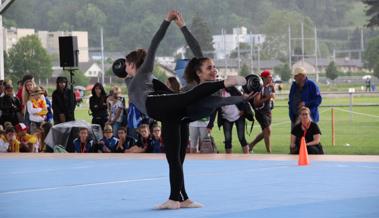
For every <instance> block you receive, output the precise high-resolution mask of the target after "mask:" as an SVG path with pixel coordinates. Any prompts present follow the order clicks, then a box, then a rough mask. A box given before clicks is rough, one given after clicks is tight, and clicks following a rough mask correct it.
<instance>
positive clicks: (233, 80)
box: [224, 76, 246, 88]
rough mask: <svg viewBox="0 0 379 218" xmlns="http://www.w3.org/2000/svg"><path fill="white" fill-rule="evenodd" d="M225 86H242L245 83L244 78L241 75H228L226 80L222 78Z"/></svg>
mask: <svg viewBox="0 0 379 218" xmlns="http://www.w3.org/2000/svg"><path fill="white" fill-rule="evenodd" d="M224 85H225V87H226V88H227V87H231V86H243V85H246V79H245V77H243V76H228V77H227V78H226V80H224Z"/></svg>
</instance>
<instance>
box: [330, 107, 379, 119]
mask: <svg viewBox="0 0 379 218" xmlns="http://www.w3.org/2000/svg"><path fill="white" fill-rule="evenodd" d="M335 109H336V110H339V111H343V112H347V113H353V114H358V115H362V116H366V117H373V118H379V116H377V115H372V114H365V113H359V112H355V111H349V110H345V109H341V108H335Z"/></svg>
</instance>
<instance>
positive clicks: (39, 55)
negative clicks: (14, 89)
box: [7, 35, 53, 80]
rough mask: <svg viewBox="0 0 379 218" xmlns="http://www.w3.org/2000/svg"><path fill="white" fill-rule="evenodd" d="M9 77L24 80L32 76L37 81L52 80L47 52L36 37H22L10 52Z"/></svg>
mask: <svg viewBox="0 0 379 218" xmlns="http://www.w3.org/2000/svg"><path fill="white" fill-rule="evenodd" d="M7 59H8V61H9V62H8V61H7V64H9V71H8V73H9V75H8V76H9V77H10V78H12V79H16V80H17V79H19V78H22V76H23V75H24V74H27V73H28V74H32V75H33V76H34V78H36V79H41V80H43V79H46V78H50V77H51V74H52V72H53V70H52V67H51V60H50V57H49V55H48V54H47V51H46V50H45V49H44V48H43V47H42V44H41V42H40V40H39V39H38V37H37V36H36V35H29V36H25V37H22V38H21V39H20V40H19V41H18V42H17V43H16V44H15V45H14V46H13V47H12V48H11V49H10V50H9V52H8V58H7Z"/></svg>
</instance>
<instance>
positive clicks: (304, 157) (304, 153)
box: [298, 137, 310, 166]
mask: <svg viewBox="0 0 379 218" xmlns="http://www.w3.org/2000/svg"><path fill="white" fill-rule="evenodd" d="M309 164H310V162H309V158H308V150H307V144H306V143H305V138H304V137H301V140H300V150H299V163H298V165H299V166H306V165H309Z"/></svg>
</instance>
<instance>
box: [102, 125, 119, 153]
mask: <svg viewBox="0 0 379 218" xmlns="http://www.w3.org/2000/svg"><path fill="white" fill-rule="evenodd" d="M117 143H118V139H117V138H116V137H114V136H113V130H112V126H111V125H105V127H104V137H103V138H102V139H101V140H100V141H99V148H100V149H101V151H102V152H104V153H111V152H116V145H117Z"/></svg>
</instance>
